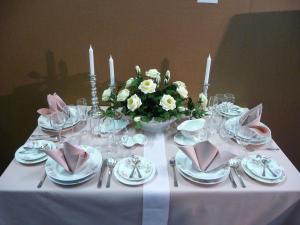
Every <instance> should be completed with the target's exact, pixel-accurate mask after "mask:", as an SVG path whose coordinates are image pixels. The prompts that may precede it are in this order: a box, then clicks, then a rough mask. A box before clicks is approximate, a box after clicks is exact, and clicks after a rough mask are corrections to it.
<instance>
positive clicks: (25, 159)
mask: <svg viewBox="0 0 300 225" xmlns="http://www.w3.org/2000/svg"><path fill="white" fill-rule="evenodd" d="M46 148H47V149H50V150H51V149H55V148H56V145H55V143H53V142H52V141H47V140H36V141H30V140H29V141H27V142H26V143H25V144H24V145H22V146H21V147H19V148H18V149H17V151H16V152H15V160H16V161H17V162H19V163H21V164H24V165H33V164H38V163H41V162H44V161H46V160H47V158H48V157H47V154H46V153H44V152H43V151H42V150H43V149H46Z"/></svg>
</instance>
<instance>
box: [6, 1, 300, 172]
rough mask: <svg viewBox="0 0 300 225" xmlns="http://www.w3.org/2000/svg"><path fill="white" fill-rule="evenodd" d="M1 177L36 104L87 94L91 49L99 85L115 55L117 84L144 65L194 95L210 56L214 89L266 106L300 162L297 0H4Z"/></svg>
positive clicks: (266, 117)
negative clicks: (215, 0) (202, 0)
mask: <svg viewBox="0 0 300 225" xmlns="http://www.w3.org/2000/svg"><path fill="white" fill-rule="evenodd" d="M0 32H1V33H0V77H1V82H0V105H1V110H0V138H1V142H2V145H1V150H0V173H1V171H3V169H4V168H5V167H6V166H7V164H8V163H9V162H10V161H11V159H12V158H13V154H14V151H15V150H16V148H17V147H18V146H20V145H21V144H22V143H24V141H25V140H26V138H27V137H28V136H29V135H30V133H31V132H32V130H33V129H34V128H35V126H36V119H37V114H36V113H35V111H36V109H37V108H39V107H42V106H44V105H45V98H46V95H47V94H48V93H51V92H54V91H56V92H57V93H59V94H60V95H61V96H62V97H63V98H64V99H65V100H66V102H67V103H70V104H71V103H75V100H76V99H77V98H79V97H86V98H88V99H89V97H90V95H89V83H88V77H87V72H88V68H89V67H88V47H89V45H90V44H92V45H93V47H94V52H95V63H96V73H97V79H98V82H99V88H100V89H103V88H104V87H105V85H106V82H107V79H108V56H109V54H112V55H113V58H114V60H115V71H116V76H117V80H118V81H119V82H121V81H124V80H126V79H127V78H128V77H129V76H131V75H132V73H133V67H134V65H136V64H139V65H140V66H141V67H142V69H144V70H145V69H149V68H153V67H156V68H160V67H162V66H163V67H165V66H166V65H167V66H168V67H169V68H170V70H171V73H172V79H174V80H179V79H180V80H183V81H185V82H186V83H187V85H188V88H189V91H190V94H191V96H193V98H196V96H197V94H198V93H199V91H200V88H201V84H202V82H203V74H204V70H205V63H206V57H207V55H208V53H211V55H212V58H213V64H212V71H211V84H212V86H211V87H210V89H209V94H215V93H224V92H232V93H234V94H235V95H236V96H237V101H238V103H239V104H241V105H243V106H248V107H252V106H254V105H256V104H258V103H260V102H263V104H264V113H263V121H264V122H265V123H266V124H268V125H269V126H270V127H271V129H272V134H273V137H274V139H275V140H276V141H277V142H278V144H279V145H280V146H281V147H282V148H283V150H284V152H285V153H286V154H287V156H288V157H289V158H290V159H291V160H292V161H293V163H294V164H295V165H296V166H297V167H298V169H299V168H300V152H299V150H298V146H297V143H296V142H297V139H298V138H299V135H298V133H297V132H299V124H300V123H299V122H300V121H299V116H298V111H299V109H300V103H299V100H300V98H299V94H300V93H299V92H300V91H299V87H298V84H299V83H300V82H299V81H300V74H299V73H300V64H299V62H300V42H299V40H300V1H298V0H264V1H261V0H243V1H240V0H221V1H220V3H219V4H217V5H215V4H197V3H196V0H177V1H171V0H164V1H161V0H152V1H133V0H127V1H123V0H89V1H87V0H85V1H83V0H64V1H59V0H51V1H38V0H31V1H25V0H2V1H1V2H0Z"/></svg>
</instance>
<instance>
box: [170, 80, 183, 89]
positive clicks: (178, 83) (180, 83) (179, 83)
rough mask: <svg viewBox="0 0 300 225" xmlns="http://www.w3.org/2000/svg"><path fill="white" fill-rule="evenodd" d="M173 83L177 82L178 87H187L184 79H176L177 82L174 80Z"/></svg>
mask: <svg viewBox="0 0 300 225" xmlns="http://www.w3.org/2000/svg"><path fill="white" fill-rule="evenodd" d="M173 84H175V85H176V86H177V87H185V88H186V85H185V83H183V82H182V81H175V82H173Z"/></svg>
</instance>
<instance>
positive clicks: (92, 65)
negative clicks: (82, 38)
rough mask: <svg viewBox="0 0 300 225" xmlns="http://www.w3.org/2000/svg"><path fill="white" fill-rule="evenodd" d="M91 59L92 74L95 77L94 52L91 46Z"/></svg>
mask: <svg viewBox="0 0 300 225" xmlns="http://www.w3.org/2000/svg"><path fill="white" fill-rule="evenodd" d="M89 59H90V74H91V75H95V65H94V51H93V48H92V46H91V45H90V49H89Z"/></svg>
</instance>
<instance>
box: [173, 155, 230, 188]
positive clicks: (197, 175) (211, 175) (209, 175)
mask: <svg viewBox="0 0 300 225" xmlns="http://www.w3.org/2000/svg"><path fill="white" fill-rule="evenodd" d="M175 161H176V168H177V169H178V170H179V171H180V172H181V173H184V174H185V175H186V176H187V177H190V178H192V179H193V180H195V181H197V182H201V183H212V184H213V183H218V182H221V180H223V179H225V177H227V176H228V175H229V172H230V167H229V166H225V165H224V166H221V167H220V169H213V170H210V171H207V172H204V171H199V170H196V169H195V168H194V167H193V165H192V161H191V159H190V158H189V157H187V156H186V155H185V154H184V153H183V152H182V151H181V150H179V151H177V153H176V156H175Z"/></svg>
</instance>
